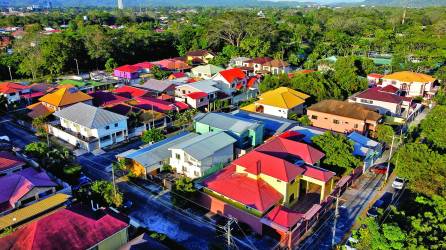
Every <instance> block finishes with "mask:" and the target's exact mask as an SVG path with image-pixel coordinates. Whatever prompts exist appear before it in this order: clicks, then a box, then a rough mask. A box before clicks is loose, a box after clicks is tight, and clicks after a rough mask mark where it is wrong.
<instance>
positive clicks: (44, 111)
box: [26, 102, 54, 119]
mask: <svg viewBox="0 0 446 250" xmlns="http://www.w3.org/2000/svg"><path fill="white" fill-rule="evenodd" d="M26 108H27V109H30V110H31V111H30V112H29V113H28V116H29V117H31V118H33V119H34V118H37V117H47V116H49V115H51V114H52V113H53V112H54V110H52V109H50V108H48V107H46V106H45V105H43V104H42V103H41V102H38V103H34V104H31V105H29V106H28V107H26Z"/></svg>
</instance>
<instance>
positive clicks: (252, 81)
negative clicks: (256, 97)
mask: <svg viewBox="0 0 446 250" xmlns="http://www.w3.org/2000/svg"><path fill="white" fill-rule="evenodd" d="M257 79H258V78H257V77H251V78H250V79H249V80H248V83H247V84H246V85H247V87H248V88H252V86H254V85H255V84H256V82H257Z"/></svg>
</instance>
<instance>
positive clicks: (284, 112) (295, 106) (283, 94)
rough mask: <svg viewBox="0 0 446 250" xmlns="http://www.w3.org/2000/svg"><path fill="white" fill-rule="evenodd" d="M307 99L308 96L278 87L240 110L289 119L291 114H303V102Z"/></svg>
mask: <svg viewBox="0 0 446 250" xmlns="http://www.w3.org/2000/svg"><path fill="white" fill-rule="evenodd" d="M309 97H310V96H309V95H306V94H304V93H302V92H299V91H296V90H293V89H290V88H287V87H279V88H277V89H274V90H270V91H267V92H265V93H263V94H261V95H260V96H259V100H257V101H255V102H254V103H252V104H249V105H247V106H245V107H242V108H241V109H242V110H245V111H249V112H256V113H264V114H268V115H273V116H278V117H282V118H289V116H290V115H291V114H297V115H301V114H303V112H304V108H305V100H306V99H308V98H309Z"/></svg>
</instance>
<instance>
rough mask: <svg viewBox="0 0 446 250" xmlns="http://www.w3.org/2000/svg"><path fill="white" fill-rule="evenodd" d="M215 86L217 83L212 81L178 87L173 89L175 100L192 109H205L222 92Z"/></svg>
mask: <svg viewBox="0 0 446 250" xmlns="http://www.w3.org/2000/svg"><path fill="white" fill-rule="evenodd" d="M217 86H218V82H216V81H213V80H202V81H198V82H194V83H190V84H183V85H179V86H177V87H176V88H175V100H177V101H180V102H185V103H187V104H188V105H189V106H191V107H193V108H201V109H205V108H207V107H208V105H209V103H211V102H214V101H215V100H216V99H217V98H218V96H219V93H220V92H222V91H221V90H220V89H219V88H218V87H217Z"/></svg>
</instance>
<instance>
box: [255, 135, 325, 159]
mask: <svg viewBox="0 0 446 250" xmlns="http://www.w3.org/2000/svg"><path fill="white" fill-rule="evenodd" d="M256 150H257V151H261V152H264V153H267V154H271V155H274V156H281V157H283V155H287V157H288V158H290V156H293V157H292V158H294V157H297V158H299V159H302V160H303V161H304V162H305V163H306V164H310V165H313V164H316V163H317V162H318V161H320V160H321V159H322V158H323V157H324V156H325V154H324V153H322V152H321V151H319V150H317V149H315V148H313V147H312V146H310V145H308V144H306V143H303V142H299V141H295V140H291V138H290V137H288V138H281V137H276V138H274V139H272V140H271V141H269V142H267V143H265V144H263V145H262V146H260V147H258V148H256Z"/></svg>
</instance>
